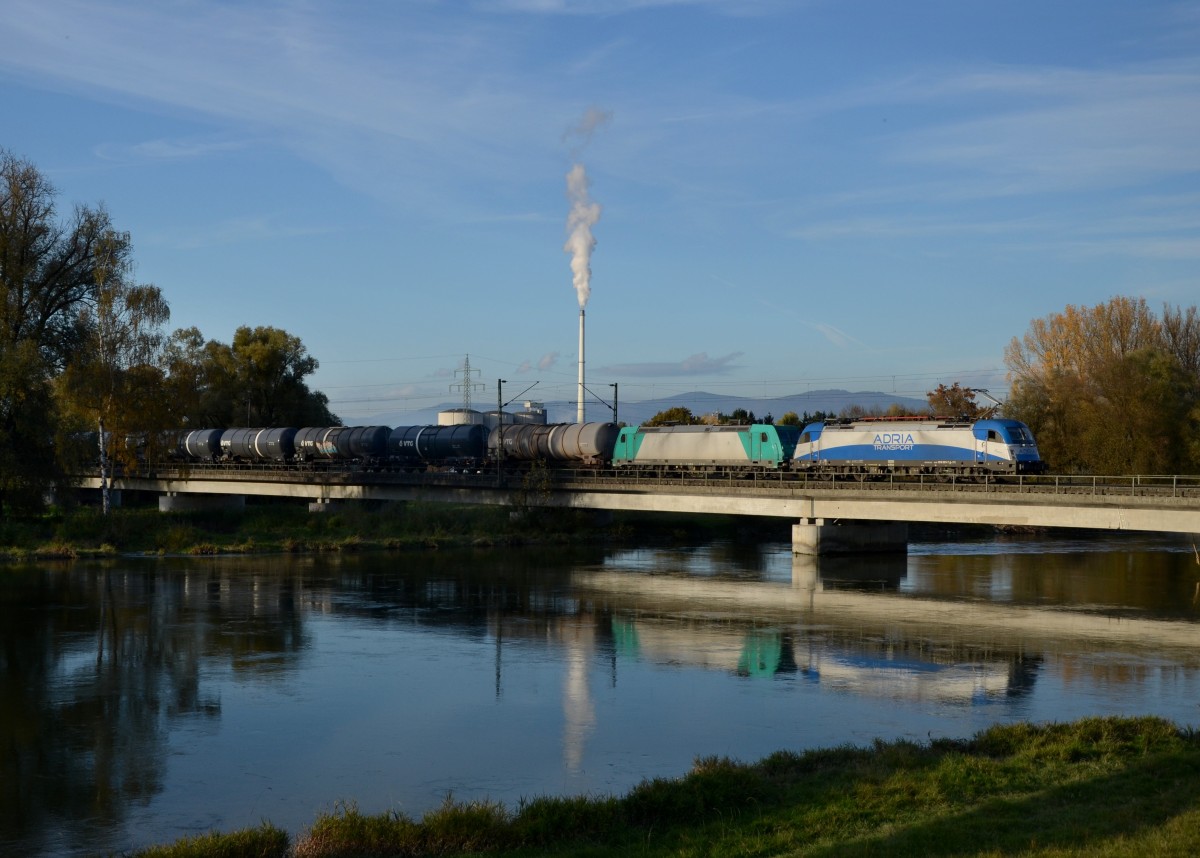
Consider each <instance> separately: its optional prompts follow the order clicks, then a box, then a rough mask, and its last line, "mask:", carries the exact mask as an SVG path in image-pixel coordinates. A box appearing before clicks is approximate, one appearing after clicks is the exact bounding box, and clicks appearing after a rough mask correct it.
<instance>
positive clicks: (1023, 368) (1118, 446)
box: [1005, 297, 1200, 474]
mask: <svg viewBox="0 0 1200 858" xmlns="http://www.w3.org/2000/svg"><path fill="white" fill-rule="evenodd" d="M1005 363H1006V365H1007V366H1008V370H1009V382H1010V385H1011V395H1010V397H1009V400H1008V403H1007V405H1006V408H1005V413H1006V415H1007V416H1010V417H1014V418H1016V419H1018V420H1022V421H1024V422H1025V423H1027V424H1028V425H1029V427H1030V428H1031V429H1032V430H1033V433H1034V436H1035V437H1036V438H1037V441H1038V447H1039V449H1040V450H1041V453H1042V456H1043V458H1045V459H1046V460H1047V461H1048V462H1049V463H1050V466H1051V468H1052V470H1055V471H1059V472H1064V473H1072V472H1078V473H1093V474H1179V473H1197V472H1200V441H1198V440H1197V437H1198V432H1200V315H1198V314H1197V310H1196V308H1195V307H1194V306H1193V307H1189V308H1187V309H1181V308H1177V307H1176V308H1172V307H1170V306H1165V307H1164V308H1163V313H1162V315H1161V316H1159V315H1156V314H1155V313H1154V311H1153V310H1151V309H1150V307H1149V306H1148V305H1147V303H1146V301H1145V300H1144V299H1142V298H1127V297H1115V298H1112V299H1110V300H1109V301H1107V302H1106V303H1104V304H1098V305H1096V306H1094V307H1075V306H1068V307H1067V308H1066V309H1064V310H1063V311H1062V312H1061V313H1052V314H1050V315H1049V316H1046V317H1045V318H1042V319H1034V320H1033V322H1031V323H1030V326H1029V330H1028V331H1027V332H1026V333H1025V335H1024V336H1023V337H1019V338H1017V337H1014V338H1013V340H1012V342H1011V343H1009V345H1008V348H1007V349H1006V350H1005Z"/></svg>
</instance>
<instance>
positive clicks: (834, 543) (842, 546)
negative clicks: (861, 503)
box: [792, 518, 908, 556]
mask: <svg viewBox="0 0 1200 858" xmlns="http://www.w3.org/2000/svg"><path fill="white" fill-rule="evenodd" d="M907 551H908V524H907V523H905V522H902V521H872V522H862V521H855V522H836V523H835V522H827V521H826V520H825V519H823V518H802V519H800V521H799V522H797V523H796V524H793V525H792V553H793V554H813V555H818V556H825V555H829V554H880V553H890V552H894V553H899V554H903V553H905V552H907Z"/></svg>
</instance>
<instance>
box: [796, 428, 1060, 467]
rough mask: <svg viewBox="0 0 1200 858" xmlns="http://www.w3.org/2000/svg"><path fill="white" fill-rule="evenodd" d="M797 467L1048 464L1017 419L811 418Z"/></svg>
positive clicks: (1029, 434)
mask: <svg viewBox="0 0 1200 858" xmlns="http://www.w3.org/2000/svg"><path fill="white" fill-rule="evenodd" d="M792 463H793V467H794V468H796V469H798V470H802V471H809V472H815V473H820V474H832V475H856V474H857V475H861V474H880V473H895V474H932V473H938V474H976V475H982V474H989V473H1002V474H1040V473H1044V472H1045V470H1046V464H1045V462H1043V461H1042V457H1041V455H1040V454H1039V453H1038V448H1037V443H1036V442H1035V441H1034V440H1033V435H1032V433H1030V431H1029V427H1028V426H1026V425H1025V424H1024V423H1021V422H1020V421H1017V420H1003V419H990V420H975V421H966V420H945V419H938V418H936V417H906V418H891V419H864V420H849V421H837V422H829V423H810V424H809V425H807V426H805V427H804V431H803V433H801V435H800V441H799V443H798V444H797V445H796V451H795V454H794V456H793V460H792Z"/></svg>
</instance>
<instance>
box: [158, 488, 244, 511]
mask: <svg viewBox="0 0 1200 858" xmlns="http://www.w3.org/2000/svg"><path fill="white" fill-rule="evenodd" d="M245 508H246V496H245V495H202V494H184V493H182V492H167V493H166V494H163V495H160V496H159V498H158V511H159V512H196V511H199V510H212V509H229V510H243V509H245Z"/></svg>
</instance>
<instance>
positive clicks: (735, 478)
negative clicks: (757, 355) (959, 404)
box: [563, 470, 1200, 499]
mask: <svg viewBox="0 0 1200 858" xmlns="http://www.w3.org/2000/svg"><path fill="white" fill-rule="evenodd" d="M563 476H564V479H565V480H566V481H568V482H580V483H590V484H592V485H596V484H600V483H603V484H606V485H613V486H618V485H623V486H631V487H638V488H649V487H654V486H694V487H705V488H720V487H725V488H763V489H767V488H791V489H796V490H801V491H806V490H831V491H838V490H844V491H856V492H861V491H921V492H968V493H970V492H995V493H1028V494H1055V495H1095V496H1140V497H1162V498H1197V499H1200V475H1162V476H1158V475H1146V474H1135V475H1130V476H1116V477H1103V476H1084V475H1063V474H1058V475H1054V474H1049V475H1038V476H1028V475H1016V476H987V477H983V478H964V477H945V476H937V475H929V474H919V475H914V476H907V475H903V476H898V475H894V474H889V475H880V476H877V477H869V478H866V479H863V480H858V479H829V478H828V477H818V476H815V475H811V474H803V473H801V474H796V473H792V472H787V471H763V472H755V473H736V472H721V471H713V472H706V473H697V472H691V471H663V472H645V471H630V472H624V471H622V472H618V473H617V475H616V476H613V475H612V474H611V473H610V474H603V475H602V474H598V473H596V472H595V471H587V470H578V471H571V472H568V473H564V475H563Z"/></svg>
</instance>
